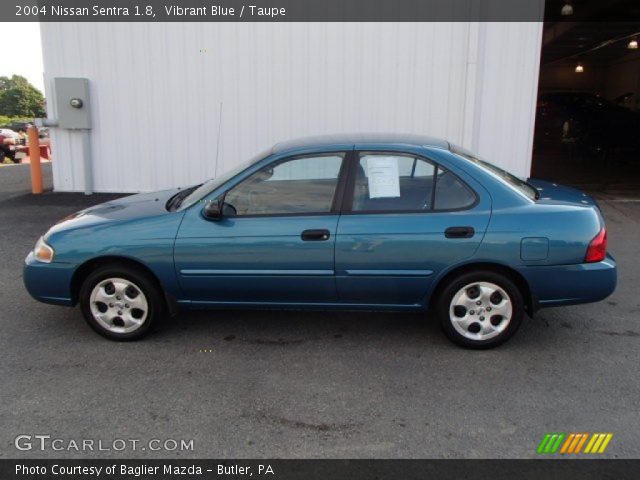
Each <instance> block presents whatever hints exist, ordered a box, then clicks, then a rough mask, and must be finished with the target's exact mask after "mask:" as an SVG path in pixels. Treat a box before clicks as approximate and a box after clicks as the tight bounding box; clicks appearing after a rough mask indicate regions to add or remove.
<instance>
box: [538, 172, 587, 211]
mask: <svg viewBox="0 0 640 480" xmlns="http://www.w3.org/2000/svg"><path fill="white" fill-rule="evenodd" d="M527 182H528V183H530V184H531V185H533V186H534V187H536V188H537V189H538V191H539V192H540V199H539V200H538V201H539V202H541V203H558V202H562V203H571V204H577V205H597V204H596V201H595V200H594V198H593V197H592V196H591V195H587V194H586V193H584V192H582V191H580V190H578V189H577V188H572V187H567V186H566V185H560V184H558V183H555V182H548V181H546V180H539V179H537V178H530V179H528V180H527Z"/></svg>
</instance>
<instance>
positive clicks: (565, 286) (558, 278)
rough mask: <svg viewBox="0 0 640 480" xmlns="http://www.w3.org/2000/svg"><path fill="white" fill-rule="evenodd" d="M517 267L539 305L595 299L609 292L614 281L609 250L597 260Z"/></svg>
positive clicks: (603, 296) (615, 277)
mask: <svg viewBox="0 0 640 480" xmlns="http://www.w3.org/2000/svg"><path fill="white" fill-rule="evenodd" d="M518 271H519V272H520V273H521V274H522V276H523V277H524V278H525V280H527V283H528V284H529V288H530V289H531V295H532V296H533V297H534V298H535V299H536V303H537V306H538V307H540V308H542V307H554V306H560V305H575V304H579V303H591V302H598V301H600V300H603V299H605V298H607V297H608V296H609V295H611V294H612V293H613V291H614V290H615V289H616V284H617V281H618V280H617V279H618V268H617V265H616V261H615V260H614V258H613V257H612V256H611V255H610V254H607V258H605V259H604V260H603V261H602V262H597V263H580V264H577V265H553V266H528V267H521V268H519V269H518Z"/></svg>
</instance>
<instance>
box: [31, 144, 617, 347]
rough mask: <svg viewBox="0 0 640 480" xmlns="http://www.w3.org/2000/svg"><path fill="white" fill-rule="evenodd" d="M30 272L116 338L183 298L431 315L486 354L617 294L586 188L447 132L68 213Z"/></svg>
mask: <svg viewBox="0 0 640 480" xmlns="http://www.w3.org/2000/svg"><path fill="white" fill-rule="evenodd" d="M24 282H25V285H26V287H27V290H28V291H29V293H30V294H31V295H32V296H33V297H34V298H36V299H37V300H40V301H42V302H47V303H53V304H58V305H68V306H72V305H75V304H77V303H79V304H80V306H81V309H82V312H83V314H84V316H85V319H86V320H87V322H88V323H89V325H90V326H91V327H92V328H94V329H95V330H96V331H97V332H98V333H100V334H102V335H104V336H105V337H108V338H111V339H115V340H131V339H136V338H140V337H142V336H143V335H145V334H146V333H147V332H148V331H149V329H150V328H151V326H152V324H153V323H154V322H155V321H156V320H157V318H158V317H159V316H161V315H163V313H164V312H166V311H168V310H174V307H184V308H256V307H259V308H315V309H318V308H321V309H335V308H341V309H345V308H351V309H390V310H405V311H406V310H422V311H425V310H432V311H433V312H434V313H435V317H436V318H437V320H438V321H439V322H440V324H441V326H442V328H443V330H444V332H445V333H446V334H447V336H448V337H449V338H450V339H451V340H453V341H454V342H456V343H458V344H460V345H463V346H466V347H473V348H488V347H493V346H496V345H499V344H501V343H502V342H504V341H506V340H507V339H508V338H509V337H511V336H512V335H513V334H514V332H515V331H516V330H517V329H518V327H519V325H520V323H521V321H522V319H523V316H524V315H525V312H528V313H530V314H533V313H534V312H535V311H536V310H537V309H538V308H541V307H550V306H559V305H572V304H577V303H586V302H595V301H598V300H602V299H603V298H605V297H607V296H608V295H609V294H611V293H612V292H613V290H614V289H615V286H616V263H615V261H614V259H613V258H612V257H611V255H609V254H608V253H607V233H606V229H605V224H604V219H603V217H602V215H601V213H600V210H599V209H598V206H597V205H596V202H595V201H594V200H593V198H591V197H590V196H588V195H586V194H584V193H582V192H580V191H578V190H574V189H572V188H568V187H562V186H559V185H556V184H552V183H548V182H543V181H533V180H532V181H530V182H525V181H522V180H520V179H518V178H516V177H515V176H513V175H511V174H509V173H507V172H505V171H504V170H501V169H499V168H497V167H495V166H493V165H492V164H490V163H487V162H485V161H482V160H479V159H478V158H476V157H475V156H474V155H473V154H471V153H469V152H467V151H465V150H462V149H460V148H458V147H456V146H454V145H451V144H449V143H448V142H446V141H442V140H437V139H432V138H428V137H420V136H413V135H355V136H347V135H345V136H331V137H320V138H311V139H303V140H298V141H293V142H287V143H283V144H278V145H276V146H275V147H274V148H272V149H271V150H269V151H268V152H266V153H264V154H262V155H259V156H257V157H256V158H255V159H254V160H252V161H250V162H249V163H247V164H245V165H243V166H241V167H239V168H238V169H236V170H234V171H232V172H230V173H228V174H226V175H223V176H221V177H219V178H215V179H212V180H209V181H207V182H205V183H203V184H201V185H197V186H193V187H190V188H187V189H171V190H165V191H161V192H154V193H144V194H139V195H133V196H129V197H125V198H122V199H119V200H114V201H110V202H107V203H104V204H101V205H97V206H94V207H91V208H88V209H86V210H82V211H80V212H78V213H76V214H73V215H70V216H69V217H67V218H65V219H63V220H62V221H60V222H58V223H57V224H56V225H54V226H53V227H51V228H50V229H49V231H47V232H46V233H45V234H44V235H43V236H42V237H41V238H40V239H39V240H38V241H37V243H36V246H35V248H34V249H33V251H32V252H30V253H29V255H28V256H27V258H26V261H25V267H24Z"/></svg>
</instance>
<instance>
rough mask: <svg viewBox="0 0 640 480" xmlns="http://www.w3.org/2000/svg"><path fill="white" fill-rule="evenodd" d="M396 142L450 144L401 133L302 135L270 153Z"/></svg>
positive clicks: (447, 147)
mask: <svg viewBox="0 0 640 480" xmlns="http://www.w3.org/2000/svg"><path fill="white" fill-rule="evenodd" d="M381 143H382V144H398V145H416V146H429V147H437V148H445V149H447V150H448V149H449V148H450V144H449V142H447V141H446V140H442V139H439V138H434V137H429V136H426V135H413V134H401V133H352V134H342V133H341V134H335V135H318V136H313V137H303V138H297V139H294V140H288V141H286V142H281V143H277V144H276V145H274V147H273V149H272V153H279V152H284V151H286V150H292V149H296V148H308V147H321V146H325V145H327V146H328V145H345V144H347V145H348V144H354V145H355V144H360V145H362V144H364V145H366V144H371V145H379V144H381Z"/></svg>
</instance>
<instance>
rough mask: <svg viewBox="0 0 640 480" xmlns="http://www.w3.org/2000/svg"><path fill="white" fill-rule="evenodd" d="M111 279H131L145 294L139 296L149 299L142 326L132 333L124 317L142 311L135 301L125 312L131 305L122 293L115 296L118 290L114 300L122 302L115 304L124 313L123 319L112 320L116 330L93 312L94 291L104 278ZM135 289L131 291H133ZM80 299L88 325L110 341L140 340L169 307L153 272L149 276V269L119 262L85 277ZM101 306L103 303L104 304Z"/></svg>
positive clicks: (116, 317) (100, 268) (115, 317)
mask: <svg viewBox="0 0 640 480" xmlns="http://www.w3.org/2000/svg"><path fill="white" fill-rule="evenodd" d="M108 279H123V280H126V281H128V282H130V283H131V284H132V285H133V287H135V288H134V290H135V289H136V288H137V289H138V290H139V293H142V294H143V296H142V297H138V295H139V293H138V294H136V298H138V299H142V300H143V301H145V300H146V307H147V308H146V315H145V316H143V317H142V316H141V317H142V318H141V319H139V320H140V323H139V326H136V327H135V330H133V331H129V332H127V331H124V329H125V327H126V325H124V320H123V319H122V318H126V315H127V314H129V315H131V316H133V312H134V310H139V311H142V310H141V309H136V308H135V307H133V303H132V304H131V307H132V308H131V310H129V311H124V310H125V308H124V307H125V305H126V308H127V309H129V308H130V306H129V305H128V304H127V303H125V302H127V301H128V300H127V298H128V297H126V296H125V295H122V294H121V295H120V296H118V297H115V295H116V294H117V292H115V290H114V293H113V295H114V302H119V303H114V305H115V308H116V309H117V308H118V305H119V306H120V308H121V311H122V312H123V313H124V315H125V316H123V317H122V318H121V317H119V316H117V315H116V316H114V317H113V320H111V322H112V325H111V328H113V330H110V329H108V328H106V327H105V326H104V325H103V324H102V323H101V322H100V320H98V319H97V318H96V317H95V316H94V314H93V313H92V304H91V295H92V292H93V290H94V288H95V287H96V286H97V285H99V284H100V283H101V282H104V281H105V280H108ZM134 290H132V292H133V291H134ZM116 298H117V300H116ZM79 301H80V308H81V309H82V314H83V315H84V318H85V320H86V321H87V323H88V324H89V326H90V327H91V328H93V329H94V330H95V331H96V332H98V333H99V334H100V335H102V336H104V337H106V338H108V339H110V340H118V341H128V340H138V339H140V338H142V337H144V336H145V335H147V334H148V333H149V331H150V329H151V327H152V326H153V325H154V324H155V323H156V322H157V320H158V319H159V318H160V317H161V316H162V315H163V314H164V312H165V310H166V308H165V301H164V296H163V294H162V291H161V289H160V287H159V285H158V282H157V281H156V279H155V278H153V277H152V276H151V275H149V274H148V273H147V272H145V271H143V270H140V269H136V268H133V267H130V266H129V265H124V264H117V263H115V264H112V265H105V266H102V267H99V268H97V269H96V270H94V271H93V272H91V273H90V274H89V276H88V277H87V278H86V279H85V281H84V283H83V284H82V287H81V288H80V295H79ZM131 301H132V302H135V300H131ZM99 303H102V302H95V305H94V307H96V306H97V304H99ZM102 305H104V303H103V304H102ZM110 305H111V304H110ZM117 313H118V314H119V313H120V312H117ZM110 314H111V311H108V312H106V313H105V315H110ZM108 321H109V320H107V322H108ZM116 321H117V322H118V324H116ZM120 323H122V324H123V325H122V326H120ZM131 328H134V327H131ZM119 329H122V331H114V330H119Z"/></svg>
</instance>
